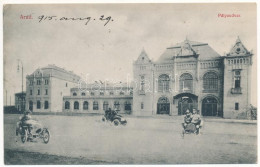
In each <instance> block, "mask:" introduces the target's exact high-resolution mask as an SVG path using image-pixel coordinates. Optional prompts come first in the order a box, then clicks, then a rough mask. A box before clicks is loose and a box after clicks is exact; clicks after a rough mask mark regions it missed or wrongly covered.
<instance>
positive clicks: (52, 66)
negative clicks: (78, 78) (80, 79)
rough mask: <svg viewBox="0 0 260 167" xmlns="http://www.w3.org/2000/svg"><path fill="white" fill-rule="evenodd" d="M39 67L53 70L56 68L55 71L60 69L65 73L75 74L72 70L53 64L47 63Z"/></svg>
mask: <svg viewBox="0 0 260 167" xmlns="http://www.w3.org/2000/svg"><path fill="white" fill-rule="evenodd" d="M41 69H42V70H47V69H54V70H57V71H62V72H65V73H69V74H72V75H76V74H74V73H73V71H68V70H65V69H64V68H61V67H58V66H56V65H55V64H48V65H47V66H46V67H42V68H41Z"/></svg>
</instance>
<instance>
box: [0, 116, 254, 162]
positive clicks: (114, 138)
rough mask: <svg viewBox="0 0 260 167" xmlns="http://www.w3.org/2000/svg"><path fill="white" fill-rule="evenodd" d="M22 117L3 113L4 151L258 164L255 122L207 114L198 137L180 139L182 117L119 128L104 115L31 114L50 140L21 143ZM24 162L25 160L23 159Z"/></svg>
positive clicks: (132, 120)
mask: <svg viewBox="0 0 260 167" xmlns="http://www.w3.org/2000/svg"><path fill="white" fill-rule="evenodd" d="M18 118H19V115H5V116H4V147H5V149H8V150H9V149H10V150H18V151H28V152H39V153H43V154H50V155H60V156H67V157H73V158H79V157H86V158H88V159H91V160H93V161H97V162H99V161H102V162H104V163H122V164H191V163H193V164H199V163H203V164H205V163H206V164H215V163H216V164H218V163H223V164H226V163H235V164H236V163H256V162H257V125H256V124H254V123H231V122H229V121H226V120H225V121H222V119H219V120H216V119H209V118H205V123H204V128H203V129H202V134H201V135H200V136H196V135H186V136H185V137H184V139H183V138H182V137H181V130H182V129H181V122H182V117H180V116H177V117H170V116H154V117H133V116H127V117H126V119H127V121H128V124H127V125H126V126H119V127H115V126H113V125H111V124H110V123H107V122H106V123H104V122H102V121H101V116H89V115H84V116H51V115H45V116H44V115H33V118H35V119H37V120H39V121H40V122H41V123H43V124H44V125H46V126H47V127H48V128H49V130H50V132H51V138H50V142H49V143H48V144H44V143H43V142H42V141H41V140H36V141H35V142H27V143H25V144H23V143H22V142H21V140H20V138H19V137H16V136H15V123H16V122H17V121H18ZM25 161H26V158H25Z"/></svg>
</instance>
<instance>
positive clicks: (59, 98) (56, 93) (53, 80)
mask: <svg viewBox="0 0 260 167" xmlns="http://www.w3.org/2000/svg"><path fill="white" fill-rule="evenodd" d="M79 79H80V78H79V77H78V76H77V75H75V74H73V73H71V72H67V71H65V70H64V69H62V68H59V67H56V66H53V65H49V66H47V67H45V68H41V69H37V70H35V72H34V73H33V74H31V75H27V77H26V109H27V110H28V109H29V104H30V102H33V111H34V112H61V111H62V104H63V96H68V95H69V94H70V88H72V87H75V86H77V83H78V81H79ZM45 80H47V81H48V83H46V82H45ZM39 81H40V82H41V83H40V84H39V83H38V82H39ZM38 90H39V91H40V95H38ZM46 90H47V94H46ZM31 91H32V94H31ZM37 101H39V102H40V107H39V108H38V107H37ZM45 101H47V102H48V107H47V108H45Z"/></svg>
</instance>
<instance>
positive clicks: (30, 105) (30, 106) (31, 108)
mask: <svg viewBox="0 0 260 167" xmlns="http://www.w3.org/2000/svg"><path fill="white" fill-rule="evenodd" d="M41 107H42V105H41V101H40V100H37V102H36V108H37V109H41ZM48 108H49V102H48V101H44V109H48ZM29 109H30V110H31V111H33V102H32V101H29Z"/></svg>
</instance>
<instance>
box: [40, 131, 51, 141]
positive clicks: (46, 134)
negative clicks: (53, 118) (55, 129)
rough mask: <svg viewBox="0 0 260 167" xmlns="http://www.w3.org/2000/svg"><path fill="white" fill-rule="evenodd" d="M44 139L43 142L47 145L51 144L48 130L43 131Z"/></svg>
mask: <svg viewBox="0 0 260 167" xmlns="http://www.w3.org/2000/svg"><path fill="white" fill-rule="evenodd" d="M42 139H43V142H44V143H45V144H47V143H48V142H49V140H50V133H49V131H48V130H47V129H46V130H43V132H42Z"/></svg>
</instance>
